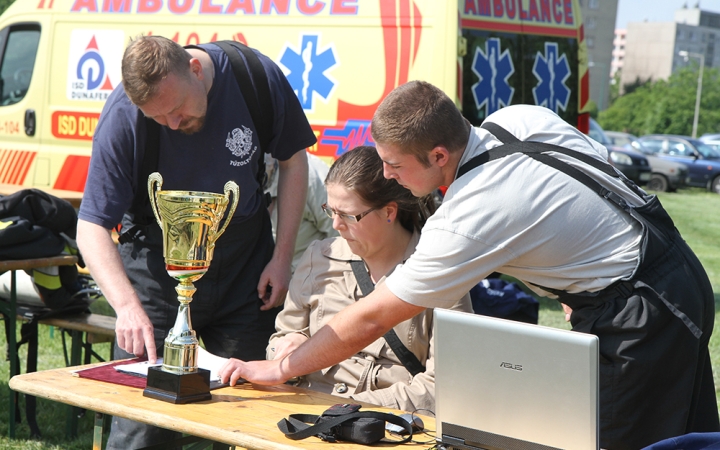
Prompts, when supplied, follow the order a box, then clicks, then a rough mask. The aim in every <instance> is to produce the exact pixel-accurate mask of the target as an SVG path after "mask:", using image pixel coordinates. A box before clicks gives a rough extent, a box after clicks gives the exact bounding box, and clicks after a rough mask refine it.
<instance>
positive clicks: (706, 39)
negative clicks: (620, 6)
mask: <svg viewBox="0 0 720 450" xmlns="http://www.w3.org/2000/svg"><path fill="white" fill-rule="evenodd" d="M681 51H686V52H688V53H694V54H697V55H703V56H704V58H705V67H718V66H720V13H716V12H710V11H702V10H701V9H699V8H697V7H696V8H687V7H684V8H682V9H679V10H677V11H675V22H632V23H629V24H628V28H627V35H626V40H625V57H624V60H623V65H622V72H621V78H620V82H621V90H624V86H625V85H626V84H629V83H633V82H635V81H636V80H637V79H640V80H641V81H645V80H648V79H652V80H659V79H667V78H668V77H669V76H670V75H672V74H673V73H674V72H675V71H677V70H678V69H679V68H681V67H686V66H687V65H688V64H690V63H691V61H686V59H685V58H684V57H682V56H680V55H679V54H678V53H679V52H681ZM690 59H692V60H694V62H695V63H696V64H697V63H699V62H700V58H699V57H695V56H692V55H691V57H690Z"/></svg>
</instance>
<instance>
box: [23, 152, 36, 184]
mask: <svg viewBox="0 0 720 450" xmlns="http://www.w3.org/2000/svg"><path fill="white" fill-rule="evenodd" d="M35 156H37V152H28V157H27V159H26V163H25V167H24V168H23V170H22V171H21V174H20V181H19V182H18V184H25V178H27V174H28V172H30V166H32V163H33V161H35Z"/></svg>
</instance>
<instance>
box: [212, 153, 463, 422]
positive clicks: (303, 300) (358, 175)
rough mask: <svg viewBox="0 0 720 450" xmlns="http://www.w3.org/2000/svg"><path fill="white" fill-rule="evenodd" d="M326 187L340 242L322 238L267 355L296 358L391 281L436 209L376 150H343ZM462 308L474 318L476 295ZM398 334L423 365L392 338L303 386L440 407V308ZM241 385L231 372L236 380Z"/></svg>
mask: <svg viewBox="0 0 720 450" xmlns="http://www.w3.org/2000/svg"><path fill="white" fill-rule="evenodd" d="M325 186H326V188H327V197H328V201H327V203H326V204H325V205H323V210H324V211H325V213H326V214H327V215H328V216H330V217H331V218H332V219H333V228H335V229H336V230H337V231H338V232H339V233H340V237H336V238H329V239H325V240H322V241H315V242H314V243H313V244H311V245H310V247H308V249H307V250H306V252H305V254H304V255H303V258H302V259H301V261H300V263H299V265H298V267H297V269H296V271H295V274H294V275H293V278H292V280H291V282H290V288H289V291H288V295H287V297H286V298H285V306H284V309H283V310H282V311H281V312H280V313H279V314H278V317H277V320H276V322H275V328H276V329H277V332H276V333H275V334H273V335H272V336H271V337H270V342H269V345H268V348H267V357H268V359H276V358H283V357H285V356H287V355H288V354H289V353H291V352H292V351H293V350H295V349H296V348H297V347H298V346H299V345H300V344H302V343H303V342H305V341H306V340H307V339H308V338H309V337H310V336H312V335H313V334H314V333H315V332H316V331H317V330H319V329H320V328H321V327H322V326H323V325H325V324H326V323H327V322H329V321H330V319H332V317H333V316H335V314H337V313H338V312H340V311H341V310H342V309H344V308H345V307H347V306H349V305H350V304H352V303H354V302H356V301H357V300H359V299H360V298H362V297H364V296H365V295H367V294H368V293H369V291H368V289H370V290H372V288H373V285H375V284H378V283H382V282H383V281H384V278H385V276H386V275H388V274H389V273H390V272H392V271H393V269H394V268H395V266H397V265H398V264H401V263H402V262H403V261H405V259H407V258H408V257H409V256H410V255H411V254H412V253H413V251H414V250H415V245H417V242H418V240H419V239H420V229H421V228H422V226H423V224H424V223H425V220H426V219H427V217H428V216H429V215H430V214H431V213H432V212H434V204H433V203H432V199H431V198H430V197H428V198H423V199H418V198H415V197H414V196H413V195H412V193H411V192H410V191H408V190H407V189H405V188H403V187H402V186H400V185H399V184H397V182H396V181H395V180H388V179H385V178H384V177H383V163H382V160H381V159H380V157H379V156H378V154H377V152H376V151H375V148H374V147H357V148H355V149H353V150H351V151H349V152H347V153H345V154H343V155H342V156H341V157H340V158H339V159H338V160H337V161H335V163H334V164H333V166H332V167H331V168H330V172H329V173H328V176H327V178H326V180H325ZM353 265H355V268H353ZM363 272H364V273H363ZM368 283H369V285H368ZM455 309H459V310H462V311H468V312H472V306H471V304H470V298H469V296H468V295H465V296H464V297H463V298H462V299H458V303H457V304H456V307H455ZM393 331H394V333H395V335H396V336H397V338H398V341H400V343H401V344H402V346H403V347H404V348H406V349H407V350H408V351H409V353H411V354H412V355H414V361H411V362H410V361H408V360H407V358H403V359H406V361H405V363H403V361H402V360H401V358H400V357H399V356H398V353H402V352H403V350H402V349H399V350H398V351H395V350H393V348H392V347H391V345H390V344H388V340H394V337H392V336H388V335H386V336H385V337H384V338H381V339H378V340H377V341H375V342H373V343H372V344H370V345H369V346H367V347H366V348H364V349H363V350H362V351H361V352H359V353H357V354H355V355H353V356H352V357H350V358H348V359H347V360H345V361H343V362H341V363H340V364H338V365H335V366H333V367H329V368H326V369H324V370H322V371H319V372H315V373H311V374H308V375H306V376H303V377H300V378H299V379H298V380H297V385H298V386H300V387H305V388H309V389H313V390H317V391H321V392H325V393H330V394H334V395H338V396H342V397H351V398H353V399H355V400H358V401H363V402H368V403H374V404H377V405H381V406H386V407H391V408H396V409H401V410H405V411H414V410H416V409H428V410H431V411H434V408H435V382H434V359H433V345H432V310H427V311H425V312H423V313H421V314H419V315H417V316H415V317H414V318H412V319H410V320H408V321H405V322H402V323H400V324H399V325H397V326H395V328H394V329H393ZM394 345H396V344H394ZM396 348H397V347H396ZM410 359H412V357H410ZM235 363H236V360H230V363H229V367H227V366H226V368H225V369H223V371H222V373H223V374H228V373H230V371H231V370H234V367H233V365H234V364H235ZM418 363H419V364H420V366H419V367H418V366H417V364H418ZM406 365H408V367H406ZM413 373H415V374H414V375H413ZM223 378H225V377H223ZM235 381H237V378H235V379H233V377H232V376H230V382H231V384H234V382H235Z"/></svg>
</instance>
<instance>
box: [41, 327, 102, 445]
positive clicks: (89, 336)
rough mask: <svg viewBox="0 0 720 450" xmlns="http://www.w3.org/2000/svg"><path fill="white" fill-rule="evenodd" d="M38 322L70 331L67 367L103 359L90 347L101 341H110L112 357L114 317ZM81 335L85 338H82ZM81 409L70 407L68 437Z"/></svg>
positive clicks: (74, 427) (73, 428)
mask: <svg viewBox="0 0 720 450" xmlns="http://www.w3.org/2000/svg"><path fill="white" fill-rule="evenodd" d="M39 323H40V324H42V325H49V326H53V327H56V328H59V329H61V330H67V331H68V332H69V333H70V336H71V341H72V344H71V346H70V360H69V362H68V366H69V367H70V366H79V365H80V364H90V363H91V358H92V357H95V358H96V359H97V360H98V361H104V360H103V358H101V357H100V355H98V354H97V353H96V352H95V351H94V350H93V348H92V346H93V344H99V343H103V342H109V343H110V359H112V353H113V346H114V345H115V317H110V316H104V315H102V314H77V315H73V316H62V317H52V318H49V319H42V320H40V321H39ZM83 336H84V337H85V339H83ZM83 350H85V357H84V358H83V361H82V362H81V361H80V359H81V358H82V351H83ZM81 411H82V410H81V409H80V408H77V407H74V406H71V407H70V411H69V413H68V416H67V421H66V428H65V429H66V433H67V436H68V438H73V437H75V436H76V435H77V425H78V416H79V415H80V412H81Z"/></svg>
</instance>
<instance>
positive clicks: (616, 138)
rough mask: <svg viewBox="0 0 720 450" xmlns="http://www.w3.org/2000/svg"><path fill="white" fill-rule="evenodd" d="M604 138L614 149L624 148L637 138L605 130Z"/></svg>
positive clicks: (632, 135)
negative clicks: (606, 138)
mask: <svg viewBox="0 0 720 450" xmlns="http://www.w3.org/2000/svg"><path fill="white" fill-rule="evenodd" d="M605 136H607V137H608V139H609V140H610V143H612V145H614V146H616V147H625V146H626V145H628V144H629V143H631V142H632V141H634V140H635V139H637V136H635V135H634V134H630V133H623V132H622V131H607V130H605Z"/></svg>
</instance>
